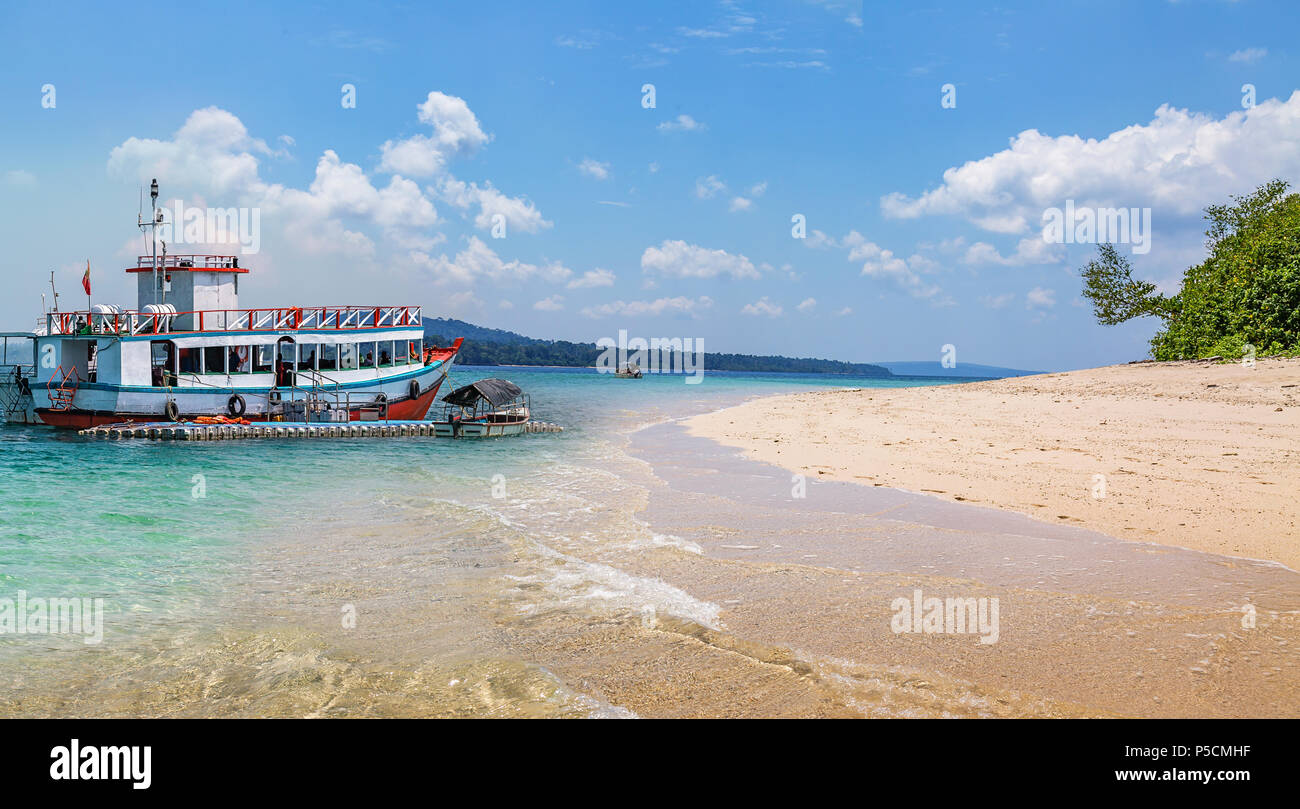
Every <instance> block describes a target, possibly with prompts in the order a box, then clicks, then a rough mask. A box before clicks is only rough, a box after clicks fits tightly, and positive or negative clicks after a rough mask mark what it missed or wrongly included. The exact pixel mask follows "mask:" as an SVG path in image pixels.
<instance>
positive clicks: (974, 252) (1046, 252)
mask: <svg viewBox="0 0 1300 809" xmlns="http://www.w3.org/2000/svg"><path fill="white" fill-rule="evenodd" d="M1064 258H1065V248H1064V247H1062V246H1061V245H1059V244H1052V243H1049V242H1046V241H1044V240H1043V239H1042V237H1040V236H1026V237H1025V238H1023V239H1021V240H1020V241H1019V243H1017V244H1016V251H1015V252H1014V253H1012V254H1011V255H1009V256H1004V255H1002V254H1001V253H1000V252H998V249H997V248H996V247H994V246H993V245H991V244H989V243H988V242H975V243H974V244H972V245H971V246H970V247H968V248H966V253H965V254H964V255H963V256H962V262H963V263H966V264H998V265H1001V266H1003V267H1024V266H1028V265H1031V264H1054V263H1057V262H1060V261H1063V260H1064Z"/></svg>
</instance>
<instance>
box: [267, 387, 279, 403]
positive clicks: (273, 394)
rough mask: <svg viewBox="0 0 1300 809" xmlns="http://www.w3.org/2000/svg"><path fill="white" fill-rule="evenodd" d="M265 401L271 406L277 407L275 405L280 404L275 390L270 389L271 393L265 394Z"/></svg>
mask: <svg viewBox="0 0 1300 809" xmlns="http://www.w3.org/2000/svg"><path fill="white" fill-rule="evenodd" d="M266 401H268V402H270V403H271V404H273V405H277V404H279V403H280V391H278V390H276V389H275V388H272V389H271V392H270V393H268V394H266Z"/></svg>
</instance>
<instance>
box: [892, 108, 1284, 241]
mask: <svg viewBox="0 0 1300 809" xmlns="http://www.w3.org/2000/svg"><path fill="white" fill-rule="evenodd" d="M1297 175H1300V90H1298V91H1296V92H1294V93H1293V94H1292V95H1291V97H1290V98H1289V99H1288V100H1285V101H1280V100H1278V99H1268V100H1266V101H1262V102H1260V103H1259V104H1257V105H1256V106H1255V107H1254V108H1253V109H1249V110H1238V111H1235V112H1231V113H1228V114H1227V115H1225V116H1224V117H1222V118H1216V117H1214V116H1212V115H1207V114H1204V113H1192V112H1189V111H1187V110H1185V109H1176V108H1174V107H1171V106H1169V105H1163V106H1161V107H1160V108H1159V109H1158V110H1156V112H1155V117H1154V118H1152V120H1151V121H1149V122H1147V123H1144V124H1135V125H1133V126H1129V127H1125V128H1124V129H1121V130H1119V131H1117V132H1112V133H1111V134H1109V135H1107V136H1106V137H1104V138H1101V139H1095V138H1082V137H1079V136H1078V135H1060V136H1057V137H1052V136H1049V135H1045V134H1043V133H1041V132H1038V131H1037V130H1033V129H1030V130H1026V131H1024V132H1021V133H1020V134H1019V135H1016V136H1015V137H1014V138H1012V140H1011V145H1010V148H1008V149H1005V150H1003V151H1001V152H997V153H996V154H993V155H990V156H988V157H984V158H981V159H979V160H972V161H970V162H968V163H965V164H964V165H962V166H958V167H953V168H950V169H948V170H947V171H945V172H944V174H943V183H942V184H940V185H939V187H937V188H935V189H933V190H931V191H927V192H925V193H923V194H921V195H920V196H917V197H909V196H907V195H904V194H901V193H898V192H895V193H892V194H889V195H887V196H885V197H883V198H882V199H881V209H882V211H883V212H884V214H885V215H886V216H888V217H892V218H896V219H912V218H916V217H920V216H928V215H939V214H943V215H952V216H960V217H963V218H965V219H967V220H969V221H970V222H973V223H974V224H976V225H978V226H979V227H981V228H983V229H985V230H988V231H991V232H995V233H1025V232H1027V231H1029V230H1031V229H1039V228H1040V227H1041V225H1042V214H1043V211H1044V209H1046V208H1048V207H1055V206H1059V205H1061V204H1062V203H1063V202H1064V200H1066V199H1073V200H1075V201H1076V204H1078V205H1089V206H1097V207H1150V208H1153V209H1155V210H1157V211H1160V212H1163V213H1166V214H1168V215H1171V216H1175V217H1198V216H1199V214H1200V211H1201V210H1202V209H1203V208H1204V207H1205V206H1206V205H1207V204H1210V203H1215V202H1222V201H1224V200H1226V199H1227V198H1228V197H1229V195H1231V194H1242V193H1246V192H1248V191H1250V190H1251V189H1253V188H1255V187H1256V186H1258V185H1259V184H1260V183H1262V182H1264V181H1266V180H1268V179H1271V178H1273V177H1287V178H1294V177H1296V176H1297ZM1156 215H1157V216H1159V214H1156Z"/></svg>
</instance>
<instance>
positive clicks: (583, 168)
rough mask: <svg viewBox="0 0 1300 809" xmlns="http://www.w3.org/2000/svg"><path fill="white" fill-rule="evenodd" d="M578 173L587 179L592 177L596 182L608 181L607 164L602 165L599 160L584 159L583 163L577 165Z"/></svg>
mask: <svg viewBox="0 0 1300 809" xmlns="http://www.w3.org/2000/svg"><path fill="white" fill-rule="evenodd" d="M578 171H580V172H582V173H583V174H585V175H587V176H588V177H594V178H596V179H597V180H608V179H609V164H608V163H602V162H600V161H599V160H593V159H591V158H590V157H587V158H584V159H583V161H582V162H581V163H579V164H578Z"/></svg>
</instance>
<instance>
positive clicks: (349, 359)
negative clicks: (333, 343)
mask: <svg viewBox="0 0 1300 809" xmlns="http://www.w3.org/2000/svg"><path fill="white" fill-rule="evenodd" d="M356 367H357V344H356V343H340V344H339V369H340V370H343V371H351V370H353V369H354V368H356Z"/></svg>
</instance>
